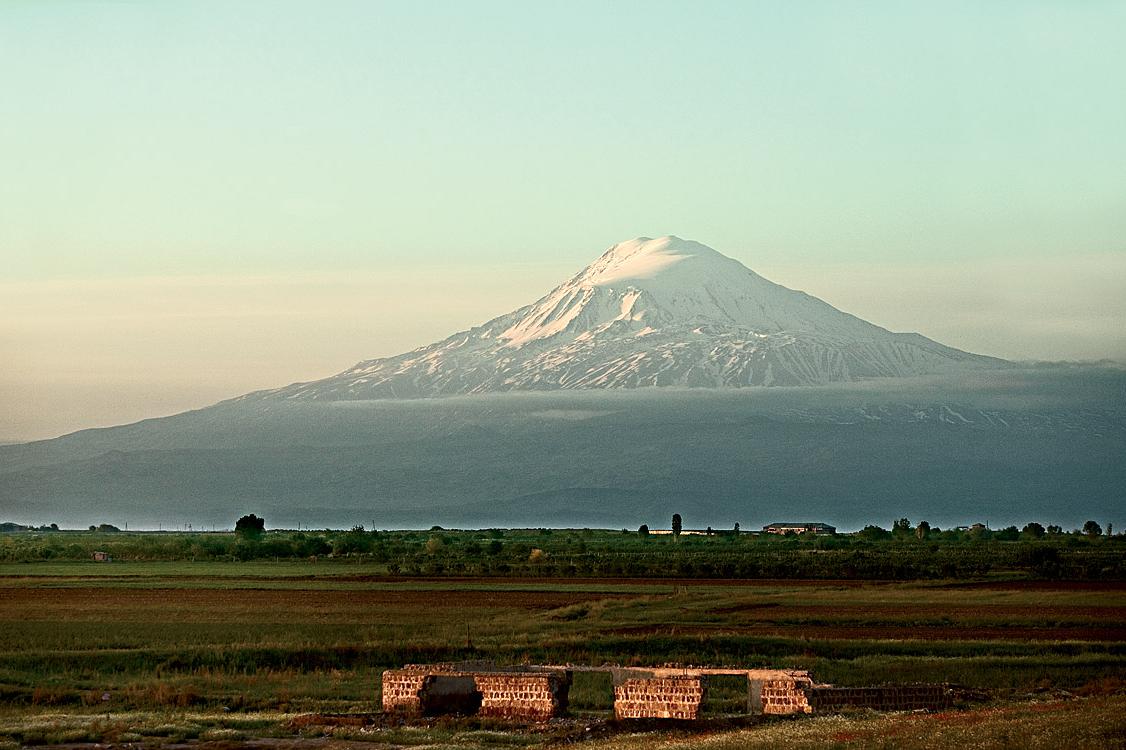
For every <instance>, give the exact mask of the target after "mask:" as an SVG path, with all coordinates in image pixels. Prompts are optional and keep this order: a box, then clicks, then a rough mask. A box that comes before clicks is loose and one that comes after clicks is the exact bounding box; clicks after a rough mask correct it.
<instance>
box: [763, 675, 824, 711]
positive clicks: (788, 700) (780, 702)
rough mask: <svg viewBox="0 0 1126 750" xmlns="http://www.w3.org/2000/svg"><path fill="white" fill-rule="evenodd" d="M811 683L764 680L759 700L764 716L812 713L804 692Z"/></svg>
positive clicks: (806, 681) (800, 680)
mask: <svg viewBox="0 0 1126 750" xmlns="http://www.w3.org/2000/svg"><path fill="white" fill-rule="evenodd" d="M812 685H813V681H812V680H809V679H808V678H806V679H800V678H795V679H781V680H764V681H763V683H762V691H761V693H760V700H761V702H762V712H763V713H764V714H808V713H813V707H812V706H810V704H809V695H808V694H807V692H806V690H807V689H808V688H810V687H812Z"/></svg>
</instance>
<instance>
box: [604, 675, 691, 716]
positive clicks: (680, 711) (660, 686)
mask: <svg viewBox="0 0 1126 750" xmlns="http://www.w3.org/2000/svg"><path fill="white" fill-rule="evenodd" d="M703 702H704V679H703V677H701V676H699V675H697V676H694V677H656V678H635V679H630V680H625V681H624V682H621V683H619V684H617V685H615V686H614V718H616V719H697V718H699V716H700V705H701V704H702V703H703Z"/></svg>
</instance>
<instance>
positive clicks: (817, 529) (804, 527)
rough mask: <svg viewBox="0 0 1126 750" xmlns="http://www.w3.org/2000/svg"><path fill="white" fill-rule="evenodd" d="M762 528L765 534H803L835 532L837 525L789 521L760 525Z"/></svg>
mask: <svg viewBox="0 0 1126 750" xmlns="http://www.w3.org/2000/svg"><path fill="white" fill-rule="evenodd" d="M762 530H763V531H764V532H766V533H767V534H805V533H808V532H812V533H814V534H836V533H837V527H836V526H830V525H829V524H827V523H810V522H806V521H802V522H789V523H781V522H779V523H772V524H768V525H766V526H763V527H762Z"/></svg>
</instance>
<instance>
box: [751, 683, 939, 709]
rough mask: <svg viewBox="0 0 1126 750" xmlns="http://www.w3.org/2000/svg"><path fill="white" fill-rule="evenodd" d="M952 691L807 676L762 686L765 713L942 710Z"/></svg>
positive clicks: (925, 686) (923, 686)
mask: <svg viewBox="0 0 1126 750" xmlns="http://www.w3.org/2000/svg"><path fill="white" fill-rule="evenodd" d="M952 703H953V695H952V693H951V691H950V689H949V688H947V687H946V686H945V685H879V686H876V687H853V688H846V687H833V686H832V685H815V684H813V683H812V682H811V681H807V680H770V681H768V682H765V683H763V686H762V712H763V713H764V714H797V713H804V714H811V713H833V712H835V711H840V710H841V709H845V708H869V709H871V710H873V711H915V710H918V709H928V710H932V711H939V710H942V709H945V708H949V707H950V706H951V704H952Z"/></svg>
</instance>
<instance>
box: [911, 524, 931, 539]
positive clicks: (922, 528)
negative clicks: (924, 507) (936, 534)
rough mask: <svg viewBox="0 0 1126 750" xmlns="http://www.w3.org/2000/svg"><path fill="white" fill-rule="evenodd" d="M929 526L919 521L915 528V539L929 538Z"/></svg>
mask: <svg viewBox="0 0 1126 750" xmlns="http://www.w3.org/2000/svg"><path fill="white" fill-rule="evenodd" d="M930 533H931V525H930V524H929V523H928V522H926V521H919V525H918V526H916V527H915V537H916V538H917V539H926V538H927V537H928V536H930Z"/></svg>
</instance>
